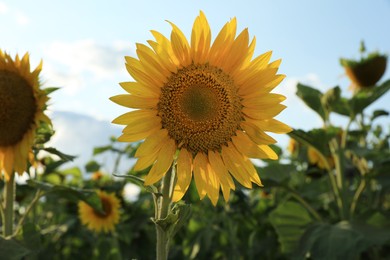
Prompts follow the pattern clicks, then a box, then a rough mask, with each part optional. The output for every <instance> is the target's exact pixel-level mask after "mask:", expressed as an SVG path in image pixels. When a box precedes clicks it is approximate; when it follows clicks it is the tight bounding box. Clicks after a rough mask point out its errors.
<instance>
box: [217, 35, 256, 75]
mask: <svg viewBox="0 0 390 260" xmlns="http://www.w3.org/2000/svg"><path fill="white" fill-rule="evenodd" d="M248 43H249V33H248V29H247V28H246V29H245V30H243V31H242V32H241V33H240V34H239V35H238V36H237V38H236V39H235V41H234V42H233V44H232V50H234V52H232V53H231V54H230V55H226V56H225V59H224V60H223V61H222V67H223V68H224V70H225V71H227V72H229V73H230V72H232V71H234V70H236V69H239V68H240V67H241V65H242V63H243V62H244V61H245V59H246V58H247V55H248Z"/></svg>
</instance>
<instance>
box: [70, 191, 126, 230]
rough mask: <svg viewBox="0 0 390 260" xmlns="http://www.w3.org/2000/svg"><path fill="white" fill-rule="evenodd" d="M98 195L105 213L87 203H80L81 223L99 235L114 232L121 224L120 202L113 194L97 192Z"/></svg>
mask: <svg viewBox="0 0 390 260" xmlns="http://www.w3.org/2000/svg"><path fill="white" fill-rule="evenodd" d="M97 194H98V196H99V198H100V200H101V202H102V207H103V211H104V213H101V212H98V211H96V210H95V209H94V208H92V207H91V206H89V205H88V204H87V203H85V202H83V201H80V202H79V204H78V206H79V217H80V220H81V223H82V224H83V225H85V226H87V228H88V229H90V230H92V231H95V232H97V233H100V232H102V231H103V232H104V233H108V232H112V231H114V230H115V225H116V224H118V222H119V207H120V202H119V200H118V199H117V197H116V196H115V194H113V193H111V194H110V193H106V192H104V191H97Z"/></svg>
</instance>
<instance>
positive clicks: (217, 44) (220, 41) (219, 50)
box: [209, 17, 237, 67]
mask: <svg viewBox="0 0 390 260" xmlns="http://www.w3.org/2000/svg"><path fill="white" fill-rule="evenodd" d="M236 30H237V20H236V18H235V17H234V18H233V19H232V20H231V21H230V22H227V23H226V24H225V26H224V27H223V28H222V30H221V31H220V32H219V34H218V35H217V38H215V40H214V43H213V45H212V46H211V49H210V58H209V60H210V64H212V65H215V66H218V67H221V65H222V64H221V60H222V58H223V57H224V56H225V55H226V53H229V52H230V50H231V46H232V45H233V41H234V37H235V36H236Z"/></svg>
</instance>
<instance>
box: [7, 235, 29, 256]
mask: <svg viewBox="0 0 390 260" xmlns="http://www.w3.org/2000/svg"><path fill="white" fill-rule="evenodd" d="M0 252H1V259H7V260H20V259H22V258H23V257H24V256H26V255H28V254H30V253H31V251H30V250H29V249H28V248H26V247H24V246H22V245H21V244H20V243H19V242H18V241H16V240H14V239H4V238H3V237H1V236H0Z"/></svg>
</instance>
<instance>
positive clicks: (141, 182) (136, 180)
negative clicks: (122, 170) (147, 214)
mask: <svg viewBox="0 0 390 260" xmlns="http://www.w3.org/2000/svg"><path fill="white" fill-rule="evenodd" d="M113 175H114V176H115V177H119V178H127V179H130V181H131V182H133V183H134V184H136V185H138V186H139V187H141V188H145V189H146V191H148V192H150V193H154V194H158V193H159V192H158V189H157V187H156V186H154V185H150V186H145V185H144V183H145V181H144V180H143V179H141V178H140V177H138V176H135V175H131V174H129V175H120V174H115V173H114V174H113Z"/></svg>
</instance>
